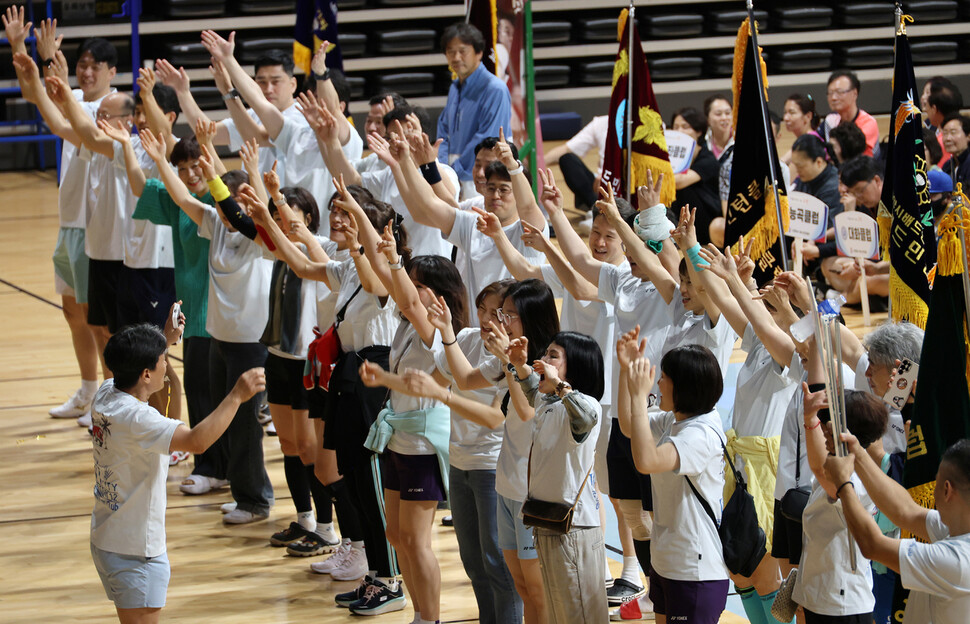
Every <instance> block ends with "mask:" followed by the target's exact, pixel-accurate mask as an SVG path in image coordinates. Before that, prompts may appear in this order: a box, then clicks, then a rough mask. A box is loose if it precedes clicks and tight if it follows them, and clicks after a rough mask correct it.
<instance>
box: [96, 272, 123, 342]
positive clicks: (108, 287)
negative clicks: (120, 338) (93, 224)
mask: <svg viewBox="0 0 970 624" xmlns="http://www.w3.org/2000/svg"><path fill="white" fill-rule="evenodd" d="M124 267H125V264H124V262H122V261H121V260H95V259H94V258H91V260H90V262H89V264H88V325H94V326H95V327H105V326H106V327H107V328H108V331H109V332H111V333H112V334H113V333H115V332H117V331H118V330H119V329H121V327H120V326H119V325H118V280H119V277H120V274H121V271H122V269H124Z"/></svg>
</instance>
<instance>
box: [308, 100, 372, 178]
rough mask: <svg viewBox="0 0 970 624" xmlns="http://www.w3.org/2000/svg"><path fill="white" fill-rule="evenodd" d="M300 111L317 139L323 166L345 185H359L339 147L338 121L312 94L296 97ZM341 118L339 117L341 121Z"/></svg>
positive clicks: (358, 174)
mask: <svg viewBox="0 0 970 624" xmlns="http://www.w3.org/2000/svg"><path fill="white" fill-rule="evenodd" d="M297 101H298V102H299V105H300V106H299V108H300V111H301V112H302V113H303V116H304V117H306V120H307V123H308V124H310V127H311V128H312V129H313V132H314V134H315V135H316V137H317V146H318V147H319V148H320V155H321V156H322V157H323V162H324V164H326V165H327V169H328V170H329V171H330V173H331V174H332V175H333V177H334V178H339V177H340V176H343V177H344V180H346V182H347V184H358V185H359V184H360V182H361V178H360V173H358V171H357V170H356V169H355V168H354V166H353V165H351V164H350V161H349V160H347V155H346V154H344V151H343V149H341V145H340V127H339V120H338V119H337V117H335V116H334V114H333V113H331V112H330V111H329V110H328V109H327V107H326V106H325V105H324V104H323V102H321V101H320V100H318V99H317V97H316V96H315V95H314V94H312V93H307V92H304V93H301V94H300V95H299V96H298V97H297ZM342 118H343V116H342V115H341V119H342Z"/></svg>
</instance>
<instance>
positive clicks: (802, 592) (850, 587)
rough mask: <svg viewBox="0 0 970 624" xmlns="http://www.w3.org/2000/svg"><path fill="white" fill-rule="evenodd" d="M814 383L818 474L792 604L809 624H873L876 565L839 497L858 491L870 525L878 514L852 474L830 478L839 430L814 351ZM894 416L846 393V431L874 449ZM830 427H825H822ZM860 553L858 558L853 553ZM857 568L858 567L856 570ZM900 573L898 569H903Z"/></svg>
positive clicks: (811, 455) (813, 449) (809, 434)
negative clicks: (827, 466) (827, 467)
mask: <svg viewBox="0 0 970 624" xmlns="http://www.w3.org/2000/svg"><path fill="white" fill-rule="evenodd" d="M812 351H813V356H812V358H811V360H812V361H813V363H814V365H813V366H811V367H810V369H809V376H808V378H809V381H813V382H814V383H812V384H808V383H804V384H803V385H802V389H803V390H804V392H805V399H804V427H805V450H806V455H807V457H808V465H809V466H810V467H811V469H812V474H813V475H814V477H815V478H814V479H813V480H812V493H811V495H810V496H809V498H808V503H807V504H806V505H805V511H803V512H802V528H803V532H802V558H801V560H800V561H799V562H798V576H797V577H796V579H795V588H794V590H793V591H792V596H791V597H792V600H793V601H795V603H797V604H799V605H801V607H802V609H803V610H804V612H805V622H806V624H822V623H823V622H825V623H828V622H835V623H844V624H855V623H860V624H861V623H862V622H865V623H868V622H872V610H873V607H874V606H875V604H876V599H875V597H874V596H873V594H872V566H871V565H870V563H869V559H868V558H866V556H865V555H864V553H863V552H862V551H861V550H860V548H859V543H858V542H856V541H855V540H853V539H851V537H850V535H849V530H848V529H847V528H846V521H845V514H844V506H843V505H839V504H838V503H839V500H838V499H839V497H840V495H842V494H843V493H844V492H845V490H846V489H847V488H850V487H851V488H852V489H853V490H854V491H855V493H856V495H857V499H856V502H857V503H859V504H860V506H861V507H864V508H865V512H864V513H865V514H866V515H867V516H868V517H869V519H870V521H871V519H872V516H873V514H875V513H876V506H875V504H874V501H873V500H872V499H871V498H870V496H869V494H868V493H867V491H866V489H865V487H864V486H863V484H862V481H861V480H860V479H859V477H858V476H856V475H854V474H852V473H851V471H850V473H849V474H847V475H845V478H844V479H841V480H839V481H838V482H836V481H832V480H831V479H830V478H829V477H828V476H827V475H826V473H825V471H824V469H823V464H824V463H825V458H826V456H828V455H829V454H833V453H834V452H835V434H834V433H833V431H834V429H835V427H834V425H833V424H831V423H830V414H829V410H828V404H829V403H828V400H827V398H826V390H825V385H824V384H822V383H819V382H820V381H821V377H822V370H821V367H820V366H818V364H820V362H819V360H818V359H816V357H817V356H814V353H816V352H817V351H816V350H815V348H814V347H813V349H812ZM888 420H889V414H888V410H887V407H886V404H885V403H883V401H882V400H881V399H879V398H876V397H874V396H872V395H871V394H869V393H866V392H859V391H858V390H846V391H845V426H846V428H847V429H848V431H849V432H851V433H852V434H853V435H854V436H856V437H857V438H858V441H859V445H860V446H861V447H863V448H865V447H868V446H869V445H870V444H871V443H872V442H873V441H875V440H878V439H879V438H881V437H882V435H883V433H884V432H885V431H886V423H887V422H888ZM822 425H824V426H822ZM849 549H852V551H854V556H853V555H852V553H850V550H849ZM853 565H854V567H853ZM897 569H898V568H897Z"/></svg>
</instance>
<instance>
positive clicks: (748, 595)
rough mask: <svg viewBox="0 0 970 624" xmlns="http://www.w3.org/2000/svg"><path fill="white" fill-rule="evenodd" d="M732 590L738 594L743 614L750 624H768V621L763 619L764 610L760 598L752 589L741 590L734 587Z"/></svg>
mask: <svg viewBox="0 0 970 624" xmlns="http://www.w3.org/2000/svg"><path fill="white" fill-rule="evenodd" d="M734 589H736V590H737V592H738V597H739V598H740V599H741V606H743V607H744V612H745V614H746V615H747V616H748V620H750V621H751V624H768V620H767V619H765V608H764V607H763V606H762V604H761V596H759V595H758V592H757V591H755V589H754V587H745V588H744V589H741V588H740V587H738V586H736V585H735V587H734Z"/></svg>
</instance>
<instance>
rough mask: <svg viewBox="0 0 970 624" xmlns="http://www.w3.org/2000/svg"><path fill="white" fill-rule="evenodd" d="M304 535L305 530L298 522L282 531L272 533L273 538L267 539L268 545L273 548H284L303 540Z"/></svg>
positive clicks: (292, 523)
mask: <svg viewBox="0 0 970 624" xmlns="http://www.w3.org/2000/svg"><path fill="white" fill-rule="evenodd" d="M306 534H307V530H306V529H304V528H303V527H302V526H300V523H299V522H291V523H290V526H288V527H286V528H285V529H283V530H282V531H277V532H276V533H273V536H272V537H270V538H269V543H270V544H272V545H273V546H286V545H287V544H291V543H293V542H295V541H297V540H300V539H303V537H304V536H305V535H306Z"/></svg>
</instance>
